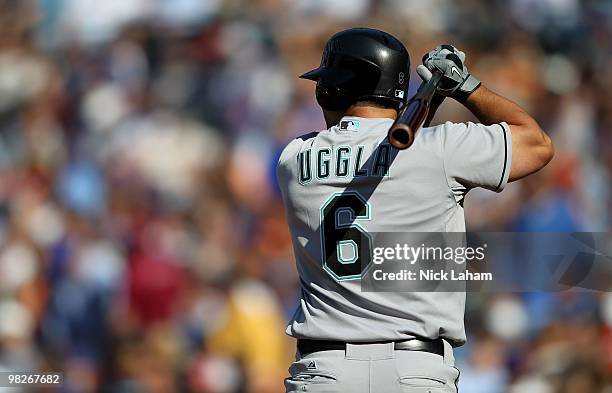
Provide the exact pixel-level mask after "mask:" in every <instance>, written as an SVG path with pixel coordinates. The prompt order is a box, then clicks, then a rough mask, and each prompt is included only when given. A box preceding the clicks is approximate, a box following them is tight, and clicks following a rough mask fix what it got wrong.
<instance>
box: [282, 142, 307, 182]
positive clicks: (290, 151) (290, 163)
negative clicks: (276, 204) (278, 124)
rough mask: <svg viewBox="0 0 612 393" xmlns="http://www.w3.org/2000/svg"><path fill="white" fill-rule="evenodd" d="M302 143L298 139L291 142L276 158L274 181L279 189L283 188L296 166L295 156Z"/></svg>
mask: <svg viewBox="0 0 612 393" xmlns="http://www.w3.org/2000/svg"><path fill="white" fill-rule="evenodd" d="M302 143H303V141H302V140H301V139H299V138H296V139H294V140H292V141H291V142H289V144H288V145H287V146H285V148H284V149H283V151H282V152H281V155H280V157H279V158H278V163H277V165H276V179H277V181H278V183H279V185H280V186H281V189H282V188H283V185H285V184H286V182H287V180H288V179H289V178H290V176H291V173H292V172H293V171H294V170H295V167H296V166H297V154H298V152H299V151H300V148H301V146H302Z"/></svg>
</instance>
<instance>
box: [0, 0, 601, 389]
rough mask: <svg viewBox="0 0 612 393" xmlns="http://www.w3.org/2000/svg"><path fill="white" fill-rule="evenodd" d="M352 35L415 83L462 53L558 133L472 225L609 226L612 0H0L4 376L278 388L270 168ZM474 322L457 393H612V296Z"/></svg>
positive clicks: (472, 310)
mask: <svg viewBox="0 0 612 393" xmlns="http://www.w3.org/2000/svg"><path fill="white" fill-rule="evenodd" d="M357 25H365V26H369V27H377V28H381V29H384V30H387V31H389V32H391V33H393V34H395V35H396V36H398V37H399V38H401V39H402V40H403V41H404V42H405V44H406V46H407V47H408V48H409V51H410V53H411V56H412V59H413V65H412V69H413V70H414V65H415V64H416V63H418V62H419V61H420V58H421V56H422V54H423V53H425V52H427V51H428V50H429V49H431V48H432V47H434V46H435V45H437V44H439V43H443V42H449V43H452V44H455V45H457V46H458V47H459V48H461V49H462V50H464V51H465V52H466V53H467V54H468V56H467V65H468V67H469V68H470V70H471V71H472V72H473V73H474V74H475V75H477V76H478V77H479V78H480V79H481V80H482V81H483V82H484V83H485V84H486V85H487V86H489V87H490V88H491V89H493V90H495V91H498V92H500V93H502V94H504V95H506V96H508V97H510V98H512V99H513V100H515V101H517V102H519V103H520V104H521V105H522V106H523V107H524V108H526V110H527V111H528V112H529V113H531V114H533V115H534V117H535V118H536V119H537V120H538V121H539V122H540V124H541V125H542V127H543V128H544V129H545V130H546V131H547V132H548V133H549V134H550V135H551V137H552V138H553V140H554V142H555V145H556V156H555V159H554V160H553V162H552V163H551V165H550V166H549V167H547V168H546V169H545V170H544V171H542V172H541V173H538V174H537V175H535V176H532V177H530V178H528V179H526V180H524V181H520V182H517V183H513V184H511V185H509V186H508V187H507V189H506V190H505V191H504V192H503V193H502V194H500V195H497V194H493V193H490V192H484V191H482V192H481V191H473V192H471V193H470V196H469V197H468V200H467V202H466V210H467V216H468V227H469V229H470V230H473V231H478V230H480V231H541V232H546V231H550V232H571V231H599V232H609V231H610V228H611V224H612V210H611V209H612V203H611V195H610V192H611V191H612V189H611V187H610V182H609V177H610V173H611V171H612V73H611V72H610V69H612V56H611V54H612V40H611V39H610V38H611V37H612V3H611V2H610V1H607V0H507V1H502V0H495V1H486V2H485V1H473V0H466V1H453V0H410V1H407V0H406V1H404V0H129V1H128V0H104V1H96V0H38V1H34V0H1V1H0V371H2V370H19V371H24V370H32V371H34V370H40V371H50V370H54V371H63V372H64V373H65V383H64V385H63V386H62V387H60V388H57V389H48V391H59V392H71V393H72V392H75V393H76V392H108V393H123V392H126V393H127V392H137V393H139V392H142V393H165V392H195V393H276V392H281V391H282V379H283V378H284V377H285V376H286V375H287V372H286V368H287V366H288V364H289V363H290V361H291V360H292V357H293V354H294V350H295V347H294V345H295V344H294V342H293V341H292V340H291V339H289V338H288V337H286V336H285V335H284V325H285V323H286V321H287V320H288V319H289V318H290V316H291V314H292V313H293V310H294V308H295V306H296V302H297V298H298V294H299V291H298V281H297V277H296V272H295V267H294V261H293V256H292V248H291V242H290V238H289V234H288V229H287V227H286V223H285V221H284V215H283V207H282V203H281V202H280V199H279V193H278V190H277V187H276V182H275V176H274V170H275V165H276V160H277V158H278V155H279V153H280V151H281V150H282V148H283V147H284V145H285V144H286V143H287V142H288V141H290V140H291V139H292V138H294V137H295V136H297V135H300V134H303V133H306V132H310V131H313V130H320V129H322V128H324V122H323V118H322V115H321V113H320V110H319V108H318V107H317V105H316V102H315V100H314V86H313V85H314V84H313V83H311V82H308V81H302V80H299V79H297V75H299V74H300V73H302V72H304V71H305V70H308V69H310V68H313V67H314V66H316V65H317V64H318V62H319V60H320V54H321V50H322V47H323V44H324V42H325V41H326V39H327V38H328V37H329V36H330V35H331V34H332V33H333V32H335V31H338V30H341V29H342V28H345V27H349V26H357ZM417 86H418V77H417V76H416V74H413V75H412V76H411V88H410V92H411V93H413V92H414V91H415V89H416V87H417ZM471 119H472V118H471V115H470V114H469V113H468V112H467V111H466V110H465V109H463V108H462V107H460V106H459V105H457V104H454V103H451V102H447V103H445V104H444V105H443V106H442V107H441V108H440V110H439V111H438V113H437V115H436V118H435V120H434V122H436V121H437V122H441V121H446V120H450V121H466V120H471ZM466 321H467V327H468V344H466V346H464V347H462V348H461V349H459V350H457V353H456V357H457V359H458V367H459V368H460V369H461V370H462V373H461V380H460V385H459V386H460V391H461V392H462V393H576V392H579V393H610V392H612V381H611V375H612V296H611V295H610V294H609V293H605V292H588V291H583V292H560V293H523V294H520V293H517V294H508V295H506V296H490V295H486V294H479V293H472V294H470V295H469V297H468V305H467V311H466ZM31 390H32V389H25V390H24V391H31ZM0 391H2V388H0ZM11 391H14V390H11ZM45 391H47V390H45Z"/></svg>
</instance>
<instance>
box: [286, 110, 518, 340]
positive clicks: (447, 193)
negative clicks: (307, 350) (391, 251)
mask: <svg viewBox="0 0 612 393" xmlns="http://www.w3.org/2000/svg"><path fill="white" fill-rule="evenodd" d="M392 123H393V121H392V120H391V119H372V118H358V117H344V118H343V119H342V120H341V121H340V122H339V123H338V125H336V126H333V127H331V128H330V129H328V130H324V131H321V132H318V133H312V134H307V135H304V136H302V137H300V138H297V139H295V140H293V141H292V142H290V143H289V144H288V145H287V147H286V148H285V149H284V150H283V152H282V154H281V157H280V159H279V163H278V168H277V176H278V181H279V184H280V188H281V191H282V195H283V200H284V203H285V210H286V216H287V221H288V224H289V228H290V231H291V236H292V241H293V248H294V252H295V258H296V261H297V269H298V273H299V276H300V283H301V299H300V304H299V306H298V308H297V310H296V312H295V314H294V316H293V318H292V320H291V321H290V323H289V326H288V327H287V334H289V335H290V336H293V337H296V338H310V339H320V340H341V341H348V342H368V341H381V340H402V339H409V338H413V337H423V338H438V337H442V338H445V339H447V340H449V341H450V342H451V343H453V345H461V344H462V343H464V342H465V331H464V324H463V316H464V308H465V293H463V292H452V293H451V292H362V291H361V286H360V282H359V278H360V274H361V263H359V261H352V262H351V261H349V262H347V261H343V260H341V258H339V257H338V256H337V254H336V253H335V252H334V251H333V250H336V247H339V246H340V244H339V243H341V241H338V240H337V239H334V231H335V230H336V229H338V227H339V226H342V225H344V228H345V232H344V233H345V234H346V230H347V229H346V225H347V224H346V223H341V222H340V221H341V220H343V219H344V220H347V219H348V220H350V221H351V222H352V224H351V225H350V226H351V228H350V229H348V230H351V231H360V232H364V231H365V232H372V233H374V232H464V231H465V220H464V212H463V207H462V206H463V203H462V201H463V198H464V196H465V194H466V193H467V191H469V190H470V189H471V188H474V187H484V188H487V189H489V190H493V191H497V192H499V191H501V190H502V189H503V187H504V186H505V184H506V182H507V181H508V176H509V173H510V163H511V160H512V158H511V154H512V151H511V134H510V129H509V127H508V125H507V124H505V123H500V124H493V125H490V126H485V125H483V124H475V123H459V124H455V123H450V122H447V123H445V124H442V125H438V126H435V127H427V128H422V129H420V130H419V132H418V133H417V136H416V140H415V142H414V144H413V145H412V146H411V147H410V149H408V150H405V151H401V152H398V151H397V150H396V149H394V148H392V147H391V146H390V145H389V144H388V140H387V139H386V136H387V131H388V130H389V128H390V126H391V124H392ZM342 213H348V214H342ZM343 216H344V218H342V217H343ZM325 250H328V251H329V250H332V252H326V251H325ZM366 257H367V256H366Z"/></svg>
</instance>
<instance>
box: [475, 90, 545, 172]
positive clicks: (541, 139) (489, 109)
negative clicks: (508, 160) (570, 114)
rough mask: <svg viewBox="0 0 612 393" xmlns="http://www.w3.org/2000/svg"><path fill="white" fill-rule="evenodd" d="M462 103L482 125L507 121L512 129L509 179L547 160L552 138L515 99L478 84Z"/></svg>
mask: <svg viewBox="0 0 612 393" xmlns="http://www.w3.org/2000/svg"><path fill="white" fill-rule="evenodd" d="M464 104H465V106H466V107H467V108H468V109H469V110H470V111H471V112H472V113H473V114H474V116H476V117H477V118H478V120H480V121H481V122H482V123H484V124H494V123H500V122H502V121H504V122H506V123H508V125H510V128H511V132H512V168H511V170H510V178H509V181H514V180H518V179H520V178H523V177H525V176H527V175H530V174H532V173H534V172H536V171H538V170H540V169H542V168H543V167H544V166H546V164H548V163H549V162H550V160H551V159H552V158H553V154H554V148H553V144H552V141H551V140H550V138H549V137H548V135H546V133H545V132H544V131H543V130H542V129H541V128H540V126H539V125H538V123H537V122H536V121H535V120H534V119H533V117H531V116H530V115H529V114H528V113H527V112H525V111H524V110H523V109H522V108H521V107H520V106H518V105H517V104H515V103H514V102H512V101H510V100H508V99H506V98H504V97H502V96H500V95H498V94H495V93H493V92H492V91H491V90H489V89H487V88H486V87H484V86H480V87H479V88H478V89H476V91H474V93H473V94H471V95H470V96H469V97H468V99H467V100H466V101H465V103H464Z"/></svg>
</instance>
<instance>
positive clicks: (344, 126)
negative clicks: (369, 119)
mask: <svg viewBox="0 0 612 393" xmlns="http://www.w3.org/2000/svg"><path fill="white" fill-rule="evenodd" d="M358 128H359V120H342V121H341V122H340V129H341V130H346V131H357V129H358Z"/></svg>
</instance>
